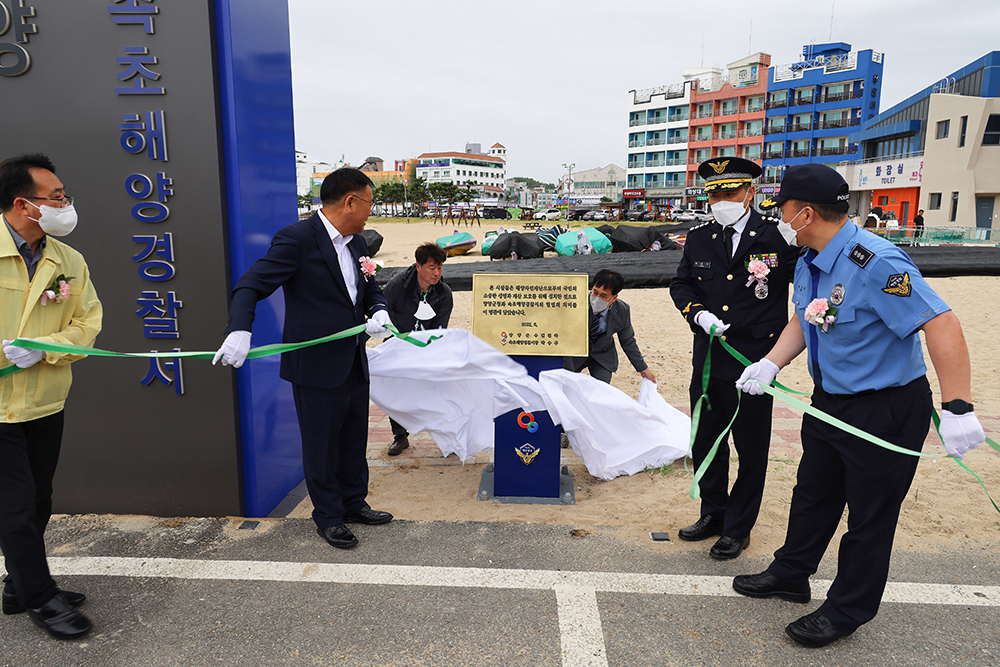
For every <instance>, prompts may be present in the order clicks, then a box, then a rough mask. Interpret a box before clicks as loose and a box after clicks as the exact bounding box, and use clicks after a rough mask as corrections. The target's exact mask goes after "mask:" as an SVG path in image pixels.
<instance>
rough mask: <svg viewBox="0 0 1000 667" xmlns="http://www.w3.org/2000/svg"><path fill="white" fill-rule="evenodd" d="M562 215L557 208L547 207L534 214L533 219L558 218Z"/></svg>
mask: <svg viewBox="0 0 1000 667" xmlns="http://www.w3.org/2000/svg"><path fill="white" fill-rule="evenodd" d="M561 217H562V211H560V210H559V209H557V208H547V209H545V210H544V211H539V212H538V213H536V214H535V220H558V219H560V218H561Z"/></svg>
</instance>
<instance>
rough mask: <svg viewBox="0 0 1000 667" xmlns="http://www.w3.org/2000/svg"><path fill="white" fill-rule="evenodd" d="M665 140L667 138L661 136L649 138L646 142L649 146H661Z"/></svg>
mask: <svg viewBox="0 0 1000 667" xmlns="http://www.w3.org/2000/svg"><path fill="white" fill-rule="evenodd" d="M666 142H667V140H666V139H664V138H663V137H654V138H653V139H650V140H649V142H648V144H649V145H650V146H662V145H663V144H665V143H666Z"/></svg>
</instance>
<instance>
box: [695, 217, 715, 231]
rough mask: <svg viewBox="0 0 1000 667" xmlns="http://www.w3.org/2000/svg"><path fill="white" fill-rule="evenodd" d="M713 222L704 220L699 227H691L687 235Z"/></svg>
mask: <svg viewBox="0 0 1000 667" xmlns="http://www.w3.org/2000/svg"><path fill="white" fill-rule="evenodd" d="M713 222H715V220H706V221H705V222H703V223H701V224H700V225H695V226H694V227H692V228H691V229H689V230H688V234H690V233H691V232H693V231H694V230H696V229H701V228H702V227H707V226H709V225H710V224H712V223H713Z"/></svg>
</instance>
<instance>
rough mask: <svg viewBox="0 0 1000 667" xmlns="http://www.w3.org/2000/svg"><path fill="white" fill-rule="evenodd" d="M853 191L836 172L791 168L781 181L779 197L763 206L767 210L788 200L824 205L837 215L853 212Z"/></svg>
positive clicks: (815, 167)
mask: <svg viewBox="0 0 1000 667" xmlns="http://www.w3.org/2000/svg"><path fill="white" fill-rule="evenodd" d="M850 197H851V188H850V186H849V185H847V181H845V180H844V177H843V176H841V175H840V174H839V173H837V171H836V170H835V169H832V168H830V167H827V166H826V165H824V164H801V165H796V166H794V167H789V168H788V169H787V170H785V174H784V176H782V178H781V189H780V190H778V194H776V195H774V196H773V197H768V198H767V199H765V200H764V201H762V202H761V203H760V207H761V209H764V210H767V209H769V208H774V207H775V206H780V205H782V204H784V203H785V202H786V201H788V200H789V199H797V200H798V201H804V202H810V203H812V204H825V205H827V206H829V207H830V208H832V209H833V210H835V211H840V212H841V213H847V211H848V209H849V208H850V202H849V200H850Z"/></svg>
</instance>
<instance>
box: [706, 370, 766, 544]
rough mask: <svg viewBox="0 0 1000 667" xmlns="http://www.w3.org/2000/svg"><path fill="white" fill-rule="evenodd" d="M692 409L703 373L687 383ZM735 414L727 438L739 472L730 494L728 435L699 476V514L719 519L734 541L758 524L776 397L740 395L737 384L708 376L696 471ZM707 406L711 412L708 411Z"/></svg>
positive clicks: (748, 532) (744, 535)
mask: <svg viewBox="0 0 1000 667" xmlns="http://www.w3.org/2000/svg"><path fill="white" fill-rule="evenodd" d="M689 393H690V398H691V409H692V410H694V406H695V403H697V401H698V397H699V396H701V374H700V373H698V374H697V375H696V376H695V377H694V378H693V379H692V381H691V386H690V389H689ZM737 401H739V408H740V411H739V414H738V415H737V416H736V421H735V422H734V423H733V428H732V430H730V432H729V433H730V434H731V435H732V436H733V446H734V447H735V448H736V452H737V453H738V454H739V457H740V462H739V470H738V471H737V473H736V482H734V483H733V488H732V490H730V489H729V435H728V434H727V435H726V437H724V438H723V439H722V441H721V442H720V443H719V449H718V451H717V452H716V453H715V458H713V459H712V462H711V463H710V464H709V466H708V469H707V470H706V471H705V475H704V476H703V477H702V478H701V485H700V486H701V516H706V515H709V514H711V515H712V518H713V519H716V520H722V522H723V528H722V534H723V535H725V536H727V537H732V538H734V539H737V540H742V539H743V538H744V537H747V536H748V535H750V530H751V529H752V528H753V526H754V524H755V523H756V522H757V515H758V514H759V513H760V503H761V499H762V498H763V496H764V479H765V477H766V476H767V453H768V449H769V448H770V445H771V408H772V406H773V404H774V399H773V398H772V397H771V396H770V395H768V394H764V395H762V396H751V395H750V394H743V395H742V396H741V395H740V390H739V389H737V388H736V381H735V380H724V379H722V378H716V377H713V378H710V379H709V383H708V404H707V405H706V404H705V403H704V402H702V410H701V419H700V423H699V424H698V433H697V434H696V435H695V439H694V444H693V445H692V448H691V449H692V457H693V458H694V465H695V470H697V469H698V468H700V467H701V464H702V462H703V461H704V460H705V457H706V456H707V455H708V452H709V450H710V449H711V448H712V444H713V443H715V440H716V438H718V437H719V434H720V433H723V432H724V431H725V429H726V426H727V425H728V424H729V420H731V419H732V418H733V413H734V412H736V406H737ZM709 406H711V409H708V408H709Z"/></svg>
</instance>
